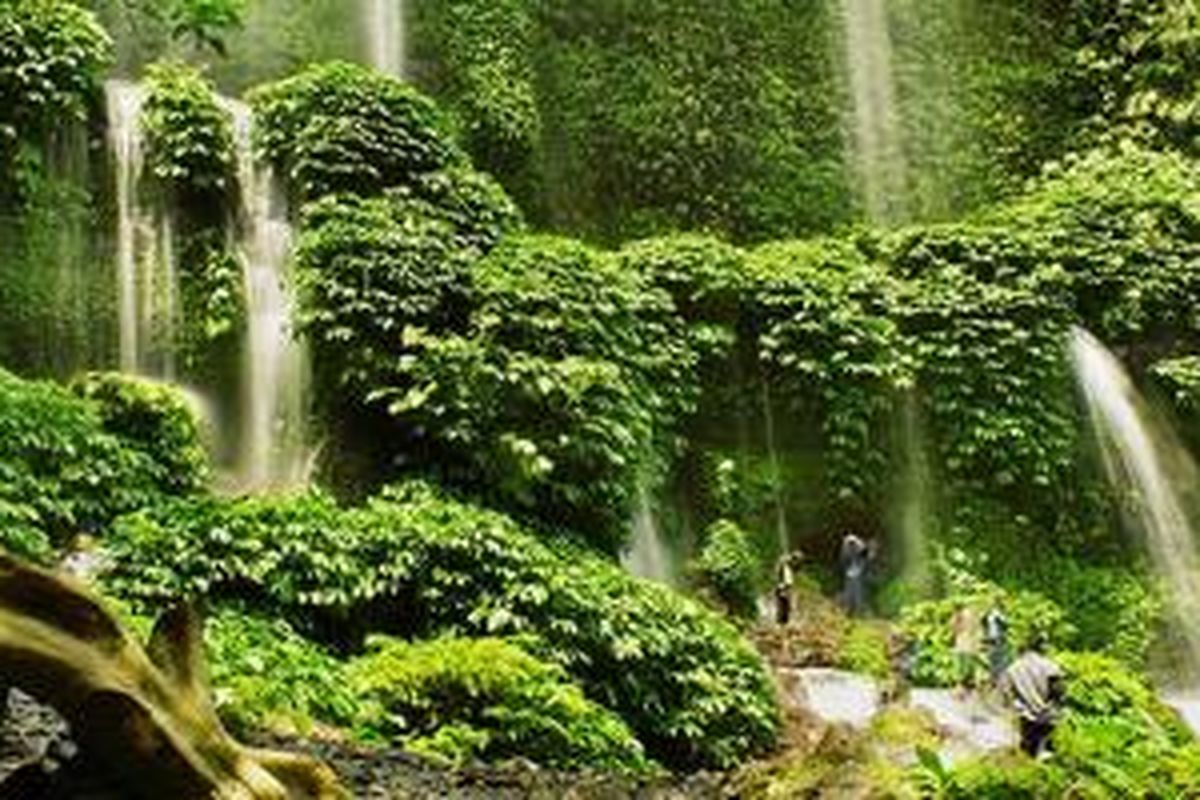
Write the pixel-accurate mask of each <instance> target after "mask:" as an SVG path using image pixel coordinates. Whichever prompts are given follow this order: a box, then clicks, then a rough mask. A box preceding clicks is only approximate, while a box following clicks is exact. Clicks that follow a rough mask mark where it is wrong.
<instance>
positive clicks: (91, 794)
mask: <svg viewBox="0 0 1200 800" xmlns="http://www.w3.org/2000/svg"><path fill="white" fill-rule="evenodd" d="M252 744H255V745H259V746H263V747H269V748H275V749H281V750H291V751H295V752H302V753H306V754H308V755H312V756H315V757H316V758H319V759H321V760H322V761H324V762H325V763H327V764H329V765H330V766H331V767H332V768H333V769H334V770H335V771H336V772H337V773H338V774H339V775H340V776H341V778H342V781H343V784H344V785H345V786H346V787H347V788H348V789H350V790H351V792H352V793H353V795H354V797H356V798H363V799H364V800H377V799H382V798H388V800H392V799H393V798H395V799H396V800H403V799H405V798H414V799H416V798H445V799H446V800H485V799H486V800H509V799H510V798H511V800H517V798H533V800H539V799H541V798H544V799H545V800H560V799H566V800H626V798H629V799H630V800H691V799H692V798H696V800H718V798H725V797H728V796H730V793H729V792H728V791H727V790H726V789H725V786H724V784H725V777H724V776H722V775H719V774H709V773H698V774H696V775H692V776H688V777H684V778H664V779H660V780H644V781H637V780H633V779H629V778H625V777H622V776H619V775H612V774H608V773H570V772H559V771H555V770H547V769H541V768H540V767H538V766H537V765H535V764H531V763H528V762H515V763H510V764H503V765H486V766H485V765H479V766H475V767H468V768H464V769H458V770H448V769H443V768H439V767H438V766H436V765H434V764H432V763H430V762H428V761H426V760H423V759H420V758H418V757H416V756H413V755H411V754H409V753H405V752H403V751H399V750H380V749H370V748H364V747H356V746H352V745H346V744H338V743H333V742H318V741H308V740H302V739H295V738H283V737H275V736H263V737H260V738H258V739H256V740H255V741H253V742H252ZM90 772H91V771H89V770H87V769H86V768H85V767H83V765H82V764H81V763H80V761H79V759H78V758H77V753H76V751H75V747H74V745H73V744H72V743H71V742H70V738H69V732H68V730H67V725H66V723H65V722H63V721H62V719H61V718H60V717H59V716H58V715H57V714H56V713H54V711H52V710H51V709H48V708H46V707H45V706H42V705H39V704H38V703H36V702H35V701H33V700H32V699H31V698H29V697H28V696H27V695H25V694H24V693H22V692H19V691H13V692H11V693H10V696H9V702H8V706H7V710H6V714H5V718H4V721H3V722H2V723H0V800H25V799H26V798H30V800H32V798H39V800H40V799H42V798H47V799H49V800H117V799H118V798H121V797H122V796H123V795H122V793H121V792H120V791H119V790H117V789H114V788H113V787H106V786H104V785H103V782H102V781H98V780H97V779H96V778H94V777H89V774H90Z"/></svg>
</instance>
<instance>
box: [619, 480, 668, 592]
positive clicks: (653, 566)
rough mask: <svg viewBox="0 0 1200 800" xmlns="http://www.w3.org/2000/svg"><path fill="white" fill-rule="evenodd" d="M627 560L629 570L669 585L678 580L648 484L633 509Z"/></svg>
mask: <svg viewBox="0 0 1200 800" xmlns="http://www.w3.org/2000/svg"><path fill="white" fill-rule="evenodd" d="M624 563H625V568H626V569H627V570H628V571H629V572H631V573H633V574H634V575H637V576H639V577H642V578H648V579H650V580H654V581H658V582H659V583H666V584H670V583H672V582H673V581H674V579H675V564H674V558H673V557H672V555H671V550H670V548H669V547H668V546H667V543H666V541H665V540H664V539H663V535H662V531H661V530H660V529H659V526H658V520H657V519H656V518H655V515H654V507H653V504H652V503H651V501H650V492H649V490H647V489H646V488H645V487H644V486H643V487H639V488H638V493H637V505H636V506H635V507H634V511H633V541H632V543H631V546H630V548H629V551H628V552H627V553H626V554H625V558H624Z"/></svg>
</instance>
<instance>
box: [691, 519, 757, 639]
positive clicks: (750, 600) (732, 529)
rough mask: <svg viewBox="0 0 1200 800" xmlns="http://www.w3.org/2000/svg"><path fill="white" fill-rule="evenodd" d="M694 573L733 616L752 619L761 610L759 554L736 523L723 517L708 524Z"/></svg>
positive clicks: (702, 589)
mask: <svg viewBox="0 0 1200 800" xmlns="http://www.w3.org/2000/svg"><path fill="white" fill-rule="evenodd" d="M691 573H692V580H693V581H694V582H695V583H696V585H697V587H698V588H699V589H700V591H701V592H703V593H705V594H710V595H711V596H712V597H713V599H715V600H716V602H717V603H718V604H719V605H720V606H722V607H723V608H725V609H728V611H729V612H730V613H731V614H733V615H734V616H736V617H741V618H742V619H753V618H754V616H755V615H756V614H757V613H758V595H759V574H760V573H761V569H760V568H759V563H758V557H757V555H756V554H755V552H754V548H753V547H752V546H751V543H750V539H749V537H748V536H747V535H746V532H745V531H743V530H742V529H741V528H739V527H738V526H737V525H736V524H735V523H733V522H730V521H729V520H724V519H723V520H718V521H717V522H714V523H713V524H712V525H710V526H709V527H708V530H707V531H706V532H705V534H704V545H703V546H702V547H701V548H700V553H699V555H698V556H696V560H695V561H694V562H693V563H692V565H691Z"/></svg>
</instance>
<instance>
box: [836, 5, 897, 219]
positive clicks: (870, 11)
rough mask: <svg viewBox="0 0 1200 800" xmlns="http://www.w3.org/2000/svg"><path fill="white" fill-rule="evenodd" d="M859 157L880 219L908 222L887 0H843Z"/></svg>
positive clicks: (869, 203)
mask: <svg viewBox="0 0 1200 800" xmlns="http://www.w3.org/2000/svg"><path fill="white" fill-rule="evenodd" d="M842 20H843V24H844V26H845V33H844V36H843V42H844V46H845V60H846V68H847V72H848V74H849V82H850V100H851V106H852V108H851V115H852V133H853V142H854V162H855V166H856V168H857V172H858V178H859V182H860V185H861V192H862V199H863V205H864V206H865V208H866V212H867V215H868V217H869V218H870V219H871V220H873V221H875V222H884V223H887V222H899V221H903V219H904V218H905V214H906V203H905V195H906V180H907V172H908V169H907V165H906V163H905V157H904V149H903V143H902V132H901V127H900V120H899V111H898V107H897V104H896V87H895V77H894V75H893V71H892V41H891V35H890V33H889V31H888V19H887V3H886V2H885V0H842Z"/></svg>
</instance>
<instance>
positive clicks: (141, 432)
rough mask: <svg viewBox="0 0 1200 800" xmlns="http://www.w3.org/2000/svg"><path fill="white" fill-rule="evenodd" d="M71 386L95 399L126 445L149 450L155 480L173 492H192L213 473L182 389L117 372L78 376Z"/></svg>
mask: <svg viewBox="0 0 1200 800" xmlns="http://www.w3.org/2000/svg"><path fill="white" fill-rule="evenodd" d="M71 389H72V390H73V391H74V392H75V394H77V395H79V396H80V397H83V398H86V399H88V400H90V401H92V402H93V403H94V404H95V405H96V407H97V408H98V409H99V412H100V420H101V424H102V425H103V426H104V429H105V430H106V431H108V432H109V433H111V434H113V435H115V436H117V437H119V438H120V439H121V440H122V441H124V442H125V444H126V446H128V447H131V448H136V449H140V450H142V451H143V452H145V453H147V454H148V455H149V456H150V457H151V458H152V459H153V462H154V465H155V467H156V468H157V474H156V475H155V480H156V482H157V483H158V485H160V486H162V487H164V489H165V490H166V491H167V492H169V493H172V494H193V493H195V492H198V491H200V490H201V489H203V488H204V487H205V486H206V485H207V483H208V479H209V477H210V470H209V463H208V455H207V454H206V453H205V450H204V444H203V441H202V435H201V431H200V427H199V424H198V423H197V420H196V413H195V409H194V408H193V407H192V405H191V404H190V403H189V400H188V399H187V397H186V396H185V395H183V394H182V393H181V392H180V390H179V389H176V388H174V387H172V386H169V385H167V384H164V383H156V382H154V381H151V380H148V379H145V378H137V377H133V376H130V375H123V374H118V373H115V372H93V373H89V374H87V375H84V376H82V377H80V378H77V379H76V380H75V382H74V383H72V385H71Z"/></svg>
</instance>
